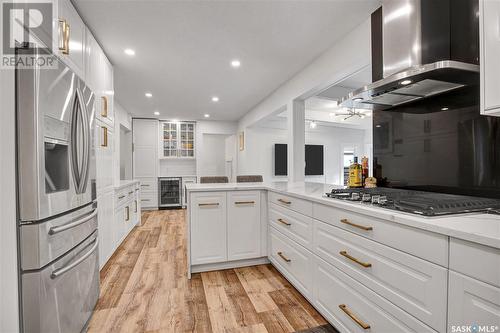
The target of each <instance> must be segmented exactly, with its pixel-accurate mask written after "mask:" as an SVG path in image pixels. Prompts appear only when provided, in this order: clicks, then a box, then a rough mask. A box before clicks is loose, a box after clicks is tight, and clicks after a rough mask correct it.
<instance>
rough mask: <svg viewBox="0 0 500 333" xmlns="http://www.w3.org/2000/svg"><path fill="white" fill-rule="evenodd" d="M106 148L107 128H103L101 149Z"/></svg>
mask: <svg viewBox="0 0 500 333" xmlns="http://www.w3.org/2000/svg"><path fill="white" fill-rule="evenodd" d="M107 146H108V128H107V127H104V126H103V127H102V143H101V147H107Z"/></svg>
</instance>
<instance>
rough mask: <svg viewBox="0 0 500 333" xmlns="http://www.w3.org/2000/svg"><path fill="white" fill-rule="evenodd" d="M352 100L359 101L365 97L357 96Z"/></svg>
mask: <svg viewBox="0 0 500 333" xmlns="http://www.w3.org/2000/svg"><path fill="white" fill-rule="evenodd" d="M352 100H353V101H354V102H359V101H362V100H363V98H361V97H356V98H353V99H352Z"/></svg>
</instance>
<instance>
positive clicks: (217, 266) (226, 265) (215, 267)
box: [191, 257, 270, 273]
mask: <svg viewBox="0 0 500 333" xmlns="http://www.w3.org/2000/svg"><path fill="white" fill-rule="evenodd" d="M269 263H270V261H269V259H268V258H267V257H262V258H254V259H244V260H235V261H227V262H219V263H214V264H202V265H193V266H191V273H201V272H209V271H219V270H222V269H230V268H239V267H247V266H256V265H265V264H269Z"/></svg>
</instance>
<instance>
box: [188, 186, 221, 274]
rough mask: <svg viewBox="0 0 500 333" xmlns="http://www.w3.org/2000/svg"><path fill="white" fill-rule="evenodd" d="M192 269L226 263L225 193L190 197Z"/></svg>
mask: <svg viewBox="0 0 500 333" xmlns="http://www.w3.org/2000/svg"><path fill="white" fill-rule="evenodd" d="M190 212H191V216H190V219H191V226H190V230H191V265H199V264H208V263H217V262H223V261H227V237H226V230H227V218H226V217H227V212H226V192H210V193H194V194H192V195H191V202H190Z"/></svg>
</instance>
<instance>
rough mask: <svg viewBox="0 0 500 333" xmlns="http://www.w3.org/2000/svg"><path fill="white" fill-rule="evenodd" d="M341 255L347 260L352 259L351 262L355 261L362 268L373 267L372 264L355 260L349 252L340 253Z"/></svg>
mask: <svg viewBox="0 0 500 333" xmlns="http://www.w3.org/2000/svg"><path fill="white" fill-rule="evenodd" d="M339 253H340V255H341V256H344V257H346V258H347V259H350V260H352V261H354V262H355V263H356V264H359V265H361V266H363V267H365V268H368V267H372V264H370V263H369V262H362V261H359V259H356V258H354V257H353V256H351V255H350V254H349V253H347V251H340V252H339Z"/></svg>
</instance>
